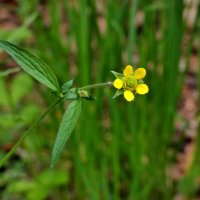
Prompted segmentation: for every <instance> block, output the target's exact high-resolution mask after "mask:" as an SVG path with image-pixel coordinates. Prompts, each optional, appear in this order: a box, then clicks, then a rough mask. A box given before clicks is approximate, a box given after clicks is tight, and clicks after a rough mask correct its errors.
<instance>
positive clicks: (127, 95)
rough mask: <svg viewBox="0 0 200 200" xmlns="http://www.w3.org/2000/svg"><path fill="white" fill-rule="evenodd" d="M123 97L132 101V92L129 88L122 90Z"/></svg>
mask: <svg viewBox="0 0 200 200" xmlns="http://www.w3.org/2000/svg"><path fill="white" fill-rule="evenodd" d="M124 97H125V99H126V100H127V101H133V100H134V94H133V93H132V92H131V91H129V90H126V91H125V92H124Z"/></svg>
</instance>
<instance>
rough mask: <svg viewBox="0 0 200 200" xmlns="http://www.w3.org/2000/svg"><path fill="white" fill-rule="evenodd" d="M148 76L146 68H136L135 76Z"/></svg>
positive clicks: (139, 77) (140, 77)
mask: <svg viewBox="0 0 200 200" xmlns="http://www.w3.org/2000/svg"><path fill="white" fill-rule="evenodd" d="M145 76H146V70H145V69H144V68H138V69H136V70H135V73H134V78H136V79H142V78H144V77H145Z"/></svg>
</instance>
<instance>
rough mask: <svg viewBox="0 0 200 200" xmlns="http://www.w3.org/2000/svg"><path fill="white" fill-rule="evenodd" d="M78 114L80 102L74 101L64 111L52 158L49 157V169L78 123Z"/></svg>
mask: <svg viewBox="0 0 200 200" xmlns="http://www.w3.org/2000/svg"><path fill="white" fill-rule="evenodd" d="M80 112H81V100H75V101H73V102H72V103H70V104H69V106H68V108H67V110H66V111H65V113H64V115H63V119H62V122H61V123H60V127H59V130H58V134H57V137H56V141H55V144H54V147H53V151H52V157H51V167H53V166H54V165H55V164H56V162H57V160H58V158H59V155H60V153H61V151H62V150H63V148H64V146H65V143H66V142H67V140H68V139H69V137H70V135H71V132H72V130H73V129H74V127H75V125H76V123H77V121H78V118H79V115H80Z"/></svg>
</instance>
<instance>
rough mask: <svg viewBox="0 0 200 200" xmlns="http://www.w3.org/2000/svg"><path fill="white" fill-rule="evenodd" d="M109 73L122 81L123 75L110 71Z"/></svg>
mask: <svg viewBox="0 0 200 200" xmlns="http://www.w3.org/2000/svg"><path fill="white" fill-rule="evenodd" d="M111 73H113V74H114V76H115V77H116V78H119V79H122V78H123V77H124V75H123V74H121V73H118V72H115V71H111Z"/></svg>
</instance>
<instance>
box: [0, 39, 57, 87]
mask: <svg viewBox="0 0 200 200" xmlns="http://www.w3.org/2000/svg"><path fill="white" fill-rule="evenodd" d="M0 48H2V49H3V50H5V51H6V52H7V53H8V54H10V55H11V56H12V57H13V59H14V60H15V61H16V62H17V63H18V64H19V65H20V67H21V68H22V69H23V70H24V71H25V72H27V73H28V74H29V75H31V76H33V77H34V78H35V79H37V80H38V81H40V82H41V83H43V84H44V85H46V86H47V87H49V88H50V89H52V90H54V91H59V90H60V88H59V84H58V81H57V78H56V76H55V74H54V73H53V71H52V70H51V68H50V67H49V66H48V65H47V64H46V63H45V62H44V61H43V60H41V59H40V58H37V57H35V56H33V55H32V54H31V53H29V52H28V51H27V50H25V49H23V48H21V47H18V46H16V45H14V44H11V43H9V42H6V41H0Z"/></svg>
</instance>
